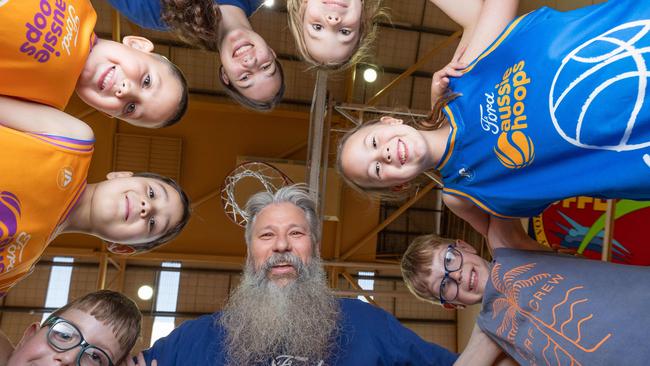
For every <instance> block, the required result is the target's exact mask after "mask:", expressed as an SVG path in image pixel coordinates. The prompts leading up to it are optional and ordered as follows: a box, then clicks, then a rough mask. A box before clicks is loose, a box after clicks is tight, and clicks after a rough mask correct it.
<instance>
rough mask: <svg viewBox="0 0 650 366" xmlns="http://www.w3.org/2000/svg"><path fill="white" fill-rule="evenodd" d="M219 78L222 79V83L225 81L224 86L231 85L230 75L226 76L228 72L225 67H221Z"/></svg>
mask: <svg viewBox="0 0 650 366" xmlns="http://www.w3.org/2000/svg"><path fill="white" fill-rule="evenodd" d="M219 77H220V78H221V81H223V83H224V84H226V85H230V79H229V78H228V75H227V74H226V70H224V68H223V65H222V66H219Z"/></svg>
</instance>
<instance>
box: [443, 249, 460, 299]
mask: <svg viewBox="0 0 650 366" xmlns="http://www.w3.org/2000/svg"><path fill="white" fill-rule="evenodd" d="M442 262H443V265H444V267H445V276H444V277H443V278H442V281H440V289H439V292H438V293H439V294H440V303H441V304H444V303H447V302H452V301H454V300H456V298H457V297H458V282H456V280H455V279H453V278H451V277H449V274H450V273H452V272H456V271H458V270H460V267H462V266H463V253H461V252H460V251H459V250H458V249H456V246H455V245H449V246H448V247H447V250H446V251H445V256H444V257H443V259H442Z"/></svg>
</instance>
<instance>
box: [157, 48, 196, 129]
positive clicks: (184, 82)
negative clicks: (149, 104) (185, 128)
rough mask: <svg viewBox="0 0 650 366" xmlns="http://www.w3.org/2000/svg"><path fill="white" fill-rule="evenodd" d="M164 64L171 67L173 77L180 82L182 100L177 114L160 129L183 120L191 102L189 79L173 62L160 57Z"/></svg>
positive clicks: (179, 102)
mask: <svg viewBox="0 0 650 366" xmlns="http://www.w3.org/2000/svg"><path fill="white" fill-rule="evenodd" d="M155 55H157V56H159V57H160V58H161V59H162V60H163V61H164V62H166V63H167V66H169V69H170V70H171V72H172V75H174V77H176V80H178V83H179V84H180V85H181V99H180V100H179V101H178V108H176V113H174V115H172V116H171V118H169V119H168V120H167V121H165V122H164V123H163V124H162V125H161V126H160V127H168V126H171V125H174V124H176V123H178V121H180V120H181V118H183V116H184V115H185V113H187V105H188V102H189V90H188V87H187V79H186V78H185V75H183V72H182V71H181V69H180V68H179V67H178V66H176V65H175V64H174V63H173V62H171V61H170V60H169V59H168V58H167V57H165V56H162V55H158V54H155Z"/></svg>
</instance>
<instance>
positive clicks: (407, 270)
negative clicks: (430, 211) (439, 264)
mask: <svg viewBox="0 0 650 366" xmlns="http://www.w3.org/2000/svg"><path fill="white" fill-rule="evenodd" d="M454 242H455V241H454V240H452V239H446V238H441V237H439V236H437V235H435V234H429V235H421V236H418V237H417V238H415V239H413V242H411V244H410V245H409V247H408V248H407V249H406V252H404V256H403V257H402V262H401V265H400V267H401V270H402V278H403V279H404V283H405V284H406V287H407V288H408V289H409V291H411V293H412V294H413V295H415V297H417V298H418V299H420V300H422V301H426V302H429V303H432V304H436V305H440V299H438V298H437V297H435V296H434V295H433V294H432V293H431V291H430V290H429V286H428V285H427V283H426V279H427V278H428V277H429V276H430V275H431V270H432V269H433V268H432V267H431V264H432V262H433V255H434V251H435V250H436V249H437V248H440V247H444V246H448V245H452V244H454Z"/></svg>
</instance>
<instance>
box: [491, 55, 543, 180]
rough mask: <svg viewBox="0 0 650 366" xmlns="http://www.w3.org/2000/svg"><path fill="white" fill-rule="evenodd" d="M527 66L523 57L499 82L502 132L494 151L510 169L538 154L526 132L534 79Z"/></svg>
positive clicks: (520, 166)
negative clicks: (527, 98) (527, 103)
mask: <svg viewBox="0 0 650 366" xmlns="http://www.w3.org/2000/svg"><path fill="white" fill-rule="evenodd" d="M525 67H526V62H525V61H523V60H521V61H519V62H517V63H515V64H514V65H512V66H511V67H509V68H508V69H507V70H506V71H505V72H504V73H503V76H502V77H501V82H500V83H499V84H497V85H495V88H496V89H497V106H498V107H497V108H498V113H499V120H500V121H501V131H502V132H501V134H500V135H499V138H498V139H497V146H495V147H494V153H495V154H496V156H497V158H498V159H499V161H500V162H501V164H503V166H505V167H506V168H508V169H521V168H525V167H527V166H528V165H530V164H531V163H532V162H533V159H534V158H535V147H534V146H533V140H532V139H531V138H530V137H528V135H526V133H525V131H526V129H527V128H528V122H527V120H528V117H527V116H526V104H525V101H526V95H527V94H528V89H527V88H528V86H529V84H530V83H531V81H532V79H531V77H530V76H529V75H528V74H527V73H526V70H525Z"/></svg>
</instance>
